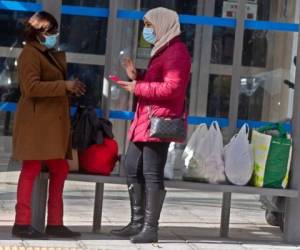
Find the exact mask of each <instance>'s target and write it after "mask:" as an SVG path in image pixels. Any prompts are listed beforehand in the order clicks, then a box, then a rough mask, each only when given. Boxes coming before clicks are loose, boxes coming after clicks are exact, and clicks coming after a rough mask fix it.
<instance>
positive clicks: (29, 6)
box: [0, 1, 43, 12]
mask: <svg viewBox="0 0 300 250" xmlns="http://www.w3.org/2000/svg"><path fill="white" fill-rule="evenodd" d="M0 9H2V10H12V11H28V12H36V11H40V10H42V9H43V6H42V4H40V3H26V2H19V1H0Z"/></svg>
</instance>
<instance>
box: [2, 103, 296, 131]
mask: <svg viewBox="0 0 300 250" xmlns="http://www.w3.org/2000/svg"><path fill="white" fill-rule="evenodd" d="M16 108H17V105H16V103H13V102H0V112H15V111H16ZM75 112H76V108H75V107H72V108H71V114H72V115H74V114H75ZM97 114H98V116H99V117H102V115H103V113H102V111H101V110H100V109H97ZM133 117H134V112H131V111H123V110H112V111H110V113H109V118H110V119H116V120H124V121H130V120H132V119H133ZM213 121H217V122H218V123H219V125H220V127H222V128H224V127H227V126H228V119H227V118H218V117H200V116H189V117H188V124H189V125H199V124H201V123H205V124H207V125H210V124H211V123H212V122H213ZM245 123H248V124H249V127H250V128H259V127H262V126H266V125H269V124H273V123H271V122H262V121H251V120H238V121H237V127H238V128H240V127H242V126H243V124H245ZM284 127H285V129H286V130H287V131H288V132H291V130H292V126H291V123H290V122H286V123H284Z"/></svg>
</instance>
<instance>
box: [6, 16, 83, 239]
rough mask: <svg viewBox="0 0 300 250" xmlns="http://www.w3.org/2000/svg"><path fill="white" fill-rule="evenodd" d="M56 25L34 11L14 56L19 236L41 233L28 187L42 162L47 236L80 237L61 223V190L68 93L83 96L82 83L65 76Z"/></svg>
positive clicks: (65, 171) (64, 172) (67, 147)
mask: <svg viewBox="0 0 300 250" xmlns="http://www.w3.org/2000/svg"><path fill="white" fill-rule="evenodd" d="M57 29H58V23H57V21H56V20H55V18H54V17H53V16H52V15H51V14H49V13H47V12H43V11H42V12H38V13H36V14H34V15H33V16H32V17H31V18H30V19H29V21H28V22H27V23H26V25H25V32H24V35H25V41H26V45H25V47H24V48H23V51H22V53H21V55H20V57H19V59H18V73H19V84H20V90H21V98H20V100H19V103H18V108H17V112H16V117H15V121H14V131H13V158H14V159H16V160H20V161H22V162H23V164H22V170H21V174H20V178H19V183H18V190H17V205H16V218H15V225H14V226H13V230H12V233H13V235H15V236H18V237H25V238H41V237H45V236H46V235H45V234H43V233H41V232H39V231H37V230H36V229H35V228H33V227H32V226H31V194H32V188H33V184H34V180H35V179H36V177H37V176H38V175H39V173H40V171H41V166H42V164H43V163H44V164H45V165H46V166H47V167H48V169H49V172H50V184H49V199H48V224H47V227H46V233H47V235H50V236H57V237H75V236H80V234H79V233H75V232H72V231H71V230H69V229H68V228H67V227H65V226H63V200H62V193H63V187H64V182H65V179H66V177H67V174H68V164H67V161H66V158H70V129H71V128H70V124H71V123H70V111H69V110H70V107H69V99H68V95H69V94H75V95H83V94H84V92H85V87H84V84H83V83H81V82H79V81H66V70H67V64H66V59H65V54H64V53H62V52H57V51H56V50H55V45H56V42H57V37H58V33H57Z"/></svg>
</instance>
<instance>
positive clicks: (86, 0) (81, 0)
mask: <svg viewBox="0 0 300 250" xmlns="http://www.w3.org/2000/svg"><path fill="white" fill-rule="evenodd" d="M62 4H64V5H78V6H85V7H100V8H108V7H109V0H97V1H95V0H62Z"/></svg>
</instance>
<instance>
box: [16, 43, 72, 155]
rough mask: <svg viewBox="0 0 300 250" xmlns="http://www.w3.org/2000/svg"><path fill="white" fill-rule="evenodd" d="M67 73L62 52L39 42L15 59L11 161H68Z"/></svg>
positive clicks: (28, 47) (31, 45) (29, 44)
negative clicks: (16, 98) (16, 80)
mask: <svg viewBox="0 0 300 250" xmlns="http://www.w3.org/2000/svg"><path fill="white" fill-rule="evenodd" d="M66 72H67V63H66V58H65V54H64V53H63V52H55V51H49V50H47V49H46V47H45V46H43V45H41V44H39V43H38V42H30V43H27V44H26V45H25V47H24V48H23V50H22V52H21V55H20V57H19V59H18V74H19V84H20V90H21V98H20V100H19V103H18V106H17V112H16V115H15V119H14V130H13V158H14V159H16V160H50V159H65V158H71V154H70V149H71V148H70V147H71V143H70V129H71V122H70V107H69V99H68V95H67V90H66V87H65V83H64V81H65V79H66Z"/></svg>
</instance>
